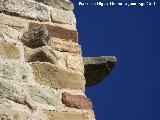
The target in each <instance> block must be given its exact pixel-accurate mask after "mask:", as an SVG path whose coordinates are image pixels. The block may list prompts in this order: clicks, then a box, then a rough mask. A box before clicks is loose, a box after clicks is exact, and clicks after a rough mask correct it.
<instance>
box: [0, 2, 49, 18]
mask: <svg viewBox="0 0 160 120" xmlns="http://www.w3.org/2000/svg"><path fill="white" fill-rule="evenodd" d="M0 11H1V12H4V13H6V14H11V15H18V16H21V17H25V18H30V19H35V20H40V21H49V20H50V12H49V10H48V9H47V8H46V7H45V6H43V5H41V4H39V3H36V2H33V1H30V0H0Z"/></svg>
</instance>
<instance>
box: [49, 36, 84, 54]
mask: <svg viewBox="0 0 160 120" xmlns="http://www.w3.org/2000/svg"><path fill="white" fill-rule="evenodd" d="M49 46H51V47H52V48H54V49H55V50H58V51H61V52H69V53H74V54H80V55H81V54H82V52H81V47H80V46H79V44H78V43H76V42H72V41H65V39H59V38H55V37H54V38H52V39H51V40H50V43H49Z"/></svg>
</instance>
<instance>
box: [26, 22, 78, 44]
mask: <svg viewBox="0 0 160 120" xmlns="http://www.w3.org/2000/svg"><path fill="white" fill-rule="evenodd" d="M44 25H45V27H46V29H47V31H48V34H49V36H50V37H55V38H60V39H64V40H66V41H73V42H78V33H77V31H76V30H75V29H73V28H72V27H68V26H63V25H57V24H52V25H50V24H44ZM38 26H41V24H38V23H34V22H30V24H29V28H30V29H34V28H36V27H38Z"/></svg>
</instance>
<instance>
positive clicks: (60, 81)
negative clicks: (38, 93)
mask: <svg viewBox="0 0 160 120" xmlns="http://www.w3.org/2000/svg"><path fill="white" fill-rule="evenodd" d="M30 65H31V66H32V69H33V71H34V72H33V74H34V76H35V80H36V81H37V82H38V83H39V84H41V85H46V86H50V87H52V88H55V89H60V88H69V89H83V90H84V87H85V79H84V77H83V75H81V74H79V73H77V72H75V71H73V70H69V69H63V68H60V67H58V66H55V65H53V64H50V63H43V62H35V63H31V64H30Z"/></svg>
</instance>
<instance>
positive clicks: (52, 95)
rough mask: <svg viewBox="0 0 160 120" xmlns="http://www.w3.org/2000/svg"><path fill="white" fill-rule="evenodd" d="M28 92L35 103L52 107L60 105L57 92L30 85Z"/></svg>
mask: <svg viewBox="0 0 160 120" xmlns="http://www.w3.org/2000/svg"><path fill="white" fill-rule="evenodd" d="M27 92H28V95H29V96H30V98H31V99H32V100H33V101H36V102H38V103H41V104H47V105H52V106H56V105H58V93H57V92H56V91H55V90H52V89H50V88H47V87H42V86H40V85H29V86H27Z"/></svg>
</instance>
